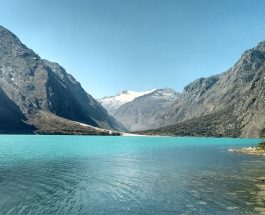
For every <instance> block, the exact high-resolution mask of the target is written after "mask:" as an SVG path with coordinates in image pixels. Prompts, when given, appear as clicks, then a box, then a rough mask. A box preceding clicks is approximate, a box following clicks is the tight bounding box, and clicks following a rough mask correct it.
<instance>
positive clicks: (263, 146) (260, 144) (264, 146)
mask: <svg viewBox="0 0 265 215" xmlns="http://www.w3.org/2000/svg"><path fill="white" fill-rule="evenodd" d="M258 147H260V148H262V149H264V150H265V141H264V142H261V143H259V145H258Z"/></svg>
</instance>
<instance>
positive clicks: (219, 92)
mask: <svg viewBox="0 0 265 215" xmlns="http://www.w3.org/2000/svg"><path fill="white" fill-rule="evenodd" d="M264 86H265V42H261V43H259V44H258V46H257V47H255V48H252V49H250V50H248V51H246V52H245V53H244V54H243V55H242V56H241V58H240V59H239V61H238V62H237V63H236V64H235V65H234V66H233V67H232V68H230V69H229V70H228V71H226V72H224V73H222V74H220V75H216V76H212V77H209V78H200V79H198V80H196V81H194V82H192V83H191V84H189V85H188V86H186V87H185V89H184V91H183V92H182V93H181V94H180V96H179V98H178V99H177V100H176V101H175V102H174V104H173V105H172V106H171V107H170V108H169V110H168V111H167V113H166V114H165V115H164V116H162V117H161V118H162V119H163V120H162V121H161V125H162V126H161V127H163V126H165V127H163V128H161V129H157V130H153V131H148V133H154V134H155V133H156V134H161V133H163V134H168V135H188V136H190V135H192V136H229V137H239V136H240V137H264V135H265V115H264V110H265V88H264Z"/></svg>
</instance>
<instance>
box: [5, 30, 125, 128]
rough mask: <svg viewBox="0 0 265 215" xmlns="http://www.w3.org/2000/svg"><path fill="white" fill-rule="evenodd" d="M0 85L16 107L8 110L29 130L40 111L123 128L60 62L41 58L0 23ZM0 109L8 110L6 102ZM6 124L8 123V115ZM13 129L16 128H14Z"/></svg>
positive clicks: (95, 124) (102, 126)
mask: <svg viewBox="0 0 265 215" xmlns="http://www.w3.org/2000/svg"><path fill="white" fill-rule="evenodd" d="M0 86H1V88H2V91H3V94H4V95H6V97H7V98H8V100H9V101H10V102H11V103H12V104H13V106H14V107H16V109H17V110H16V111H13V109H14V110H15V108H13V109H12V111H11V110H10V111H11V115H13V116H14V117H13V118H14V119H16V120H19V119H20V120H19V121H20V122H21V123H22V124H23V125H24V124H25V125H26V127H27V128H29V130H31V131H32V132H34V131H35V129H36V128H35V124H34V123H35V122H36V121H35V120H34V117H35V116H37V115H38V113H39V112H40V111H43V112H47V113H51V114H53V115H55V116H58V117H61V118H65V119H68V120H70V121H78V122H81V123H85V124H89V125H92V126H95V127H101V128H106V129H114V130H120V129H123V126H122V125H121V124H120V123H119V122H117V121H116V120H115V119H114V118H113V117H112V116H110V115H109V114H108V113H107V111H106V110H105V109H104V108H103V107H102V106H101V105H100V103H99V102H97V101H96V100H95V99H93V97H92V96H90V95H89V94H87V93H86V92H85V90H84V89H83V88H82V87H81V85H80V83H79V82H78V81H76V80H75V79H74V78H73V76H71V75H70V74H68V73H67V72H66V71H65V70H64V69H63V68H62V67H61V66H60V65H58V64H56V63H52V62H49V61H47V60H43V59H41V58H40V57H39V56H38V55H37V54H35V53H34V52H33V51H32V50H31V49H28V48H27V47H26V46H25V45H24V44H22V43H21V42H20V40H19V39H18V38H17V37H16V36H15V35H14V34H12V33H11V32H10V31H8V30H7V29H5V28H3V27H1V26H0ZM3 108H4V109H8V108H7V107H6V106H5V104H4V105H3V107H2V109H3ZM2 114H3V112H1V113H0V115H2ZM10 119H11V118H10ZM1 122H2V123H3V121H1ZM29 122H31V123H32V124H29ZM6 123H9V119H8V118H7V119H6ZM21 123H19V124H21ZM21 126H22V125H21ZM5 130H9V131H11V130H12V126H11V127H7V128H6V129H5V127H4V126H3V128H2V132H5ZM26 130H27V129H26ZM27 131H28V130H27ZM14 132H17V129H15V128H14ZM18 133H24V129H23V130H22V129H21V130H18Z"/></svg>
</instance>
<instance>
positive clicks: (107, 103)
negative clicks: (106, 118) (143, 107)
mask: <svg viewBox="0 0 265 215" xmlns="http://www.w3.org/2000/svg"><path fill="white" fill-rule="evenodd" d="M154 91H155V89H153V90H149V91H143V92H137V91H131V90H122V91H120V92H119V93H118V95H116V96H109V97H103V98H101V99H98V101H99V102H100V103H101V104H102V105H103V106H104V107H105V108H106V109H107V110H108V111H109V112H110V113H112V111H113V110H116V109H117V108H119V107H120V106H121V105H123V104H125V103H128V102H131V101H133V100H134V99H136V98H138V97H140V96H143V95H146V94H149V93H152V92H154Z"/></svg>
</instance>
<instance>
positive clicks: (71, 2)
mask: <svg viewBox="0 0 265 215" xmlns="http://www.w3.org/2000/svg"><path fill="white" fill-rule="evenodd" d="M0 3H1V7H0V20H1V23H0V24H1V25H3V26H4V27H6V28H8V29H10V30H11V31H13V32H14V33H15V34H16V35H17V36H19V37H20V39H21V40H22V41H23V42H24V43H25V44H26V45H27V46H28V47H30V48H32V49H33V50H34V51H35V52H37V53H38V54H39V55H40V56H41V57H42V58H45V59H48V60H50V61H55V62H58V63H59V64H60V65H62V66H63V67H64V68H65V69H66V70H67V72H69V73H71V74H72V75H74V76H75V77H76V79H77V80H79V81H80V82H81V84H82V86H83V87H84V88H85V89H86V90H87V92H89V93H90V94H91V95H92V96H94V97H96V98H98V97H101V96H104V95H113V94H116V93H117V92H118V91H120V90H121V89H130V90H139V91H140V90H148V89H153V88H162V87H171V88H173V89H175V90H177V91H181V90H182V89H183V87H184V86H185V85H186V84H188V83H189V82H191V81H193V80H194V79H197V78H199V77H206V76H209V75H213V74H217V73H220V72H223V71H225V70H227V69H228V68H229V67H230V66H232V65H233V64H234V63H235V61H236V60H237V59H238V58H239V57H240V55H241V54H242V52H243V51H245V50H246V49H248V48H251V47H253V46H255V45H256V44H257V43H258V42H260V41H262V40H265V1H263V0H248V1H245V0H222V1H220V0H183V1H178V0H23V1H22V0H8V1H3V0H0Z"/></svg>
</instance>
